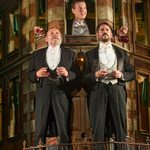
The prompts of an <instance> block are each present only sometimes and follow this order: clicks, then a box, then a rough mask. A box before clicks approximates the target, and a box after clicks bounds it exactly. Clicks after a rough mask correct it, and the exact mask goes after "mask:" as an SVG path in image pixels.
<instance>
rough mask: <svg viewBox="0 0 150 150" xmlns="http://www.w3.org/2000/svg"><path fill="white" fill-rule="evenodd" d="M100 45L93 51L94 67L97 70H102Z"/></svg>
mask: <svg viewBox="0 0 150 150" xmlns="http://www.w3.org/2000/svg"><path fill="white" fill-rule="evenodd" d="M98 49H99V48H98V47H97V48H95V49H94V52H93V64H92V65H93V66H92V68H93V69H94V71H95V70H100V66H99V56H98Z"/></svg>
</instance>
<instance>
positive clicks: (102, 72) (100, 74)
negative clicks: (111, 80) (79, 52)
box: [95, 70, 108, 78]
mask: <svg viewBox="0 0 150 150" xmlns="http://www.w3.org/2000/svg"><path fill="white" fill-rule="evenodd" d="M107 74H108V71H106V70H98V71H96V72H95V77H96V78H100V77H105V76H107Z"/></svg>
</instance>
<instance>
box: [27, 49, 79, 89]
mask: <svg viewBox="0 0 150 150" xmlns="http://www.w3.org/2000/svg"><path fill="white" fill-rule="evenodd" d="M60 48H61V59H60V63H59V66H62V67H64V68H66V70H67V71H68V77H67V80H66V78H63V82H61V84H62V85H61V86H63V87H65V88H67V87H68V88H70V89H71V88H72V87H70V86H71V81H73V80H75V79H76V77H77V70H78V69H77V66H76V64H75V53H74V52H73V51H71V50H69V49H67V48H64V47H60ZM46 50H47V48H43V49H40V50H37V51H35V52H33V54H32V56H31V61H30V65H29V69H28V78H29V80H30V81H31V82H32V83H36V84H37V88H39V87H40V88H41V87H42V85H43V84H44V80H46V79H45V78H39V79H37V77H36V72H37V70H39V69H40V68H42V67H48V65H47V63H46ZM50 74H51V73H50Z"/></svg>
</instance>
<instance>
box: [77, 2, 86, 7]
mask: <svg viewBox="0 0 150 150" xmlns="http://www.w3.org/2000/svg"><path fill="white" fill-rule="evenodd" d="M75 6H85V7H86V3H85V2H77V3H75Z"/></svg>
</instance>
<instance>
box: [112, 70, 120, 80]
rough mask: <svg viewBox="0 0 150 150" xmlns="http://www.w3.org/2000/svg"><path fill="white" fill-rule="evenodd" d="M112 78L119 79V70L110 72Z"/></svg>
mask: <svg viewBox="0 0 150 150" xmlns="http://www.w3.org/2000/svg"><path fill="white" fill-rule="evenodd" d="M111 74H112V76H113V77H114V78H116V79H120V78H121V77H122V72H121V71H119V70H114V71H112V73H111Z"/></svg>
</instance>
